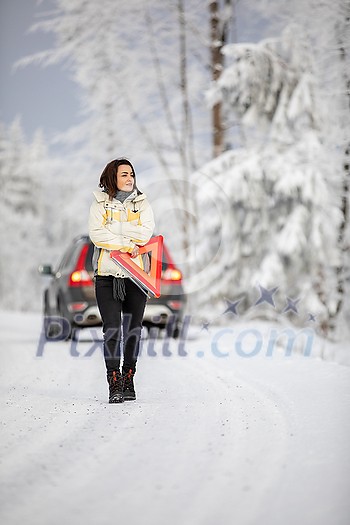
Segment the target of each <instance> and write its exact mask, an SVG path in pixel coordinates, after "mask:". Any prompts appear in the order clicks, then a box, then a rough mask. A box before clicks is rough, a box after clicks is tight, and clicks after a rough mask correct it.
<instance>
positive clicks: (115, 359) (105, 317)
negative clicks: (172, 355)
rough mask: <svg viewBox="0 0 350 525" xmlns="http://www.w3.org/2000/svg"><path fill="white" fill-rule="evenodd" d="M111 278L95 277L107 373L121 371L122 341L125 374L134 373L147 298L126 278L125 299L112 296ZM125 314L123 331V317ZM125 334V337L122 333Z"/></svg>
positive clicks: (112, 278)
mask: <svg viewBox="0 0 350 525" xmlns="http://www.w3.org/2000/svg"><path fill="white" fill-rule="evenodd" d="M113 280H114V277H112V276H100V275H98V276H97V277H96V281H95V292H96V300H97V305H98V308H99V310H100V314H101V318H102V322H103V340H104V344H103V352H104V357H105V362H106V369H107V374H108V373H111V372H113V371H114V370H119V368H120V361H121V341H122V344H123V372H128V371H129V370H130V368H131V369H132V370H133V371H135V369H136V362H137V357H138V354H139V347H140V337H141V328H142V319H143V314H144V311H145V306H146V299H147V298H146V295H145V294H144V293H143V292H142V290H140V288H139V287H138V286H137V285H136V284H134V283H133V282H132V281H131V280H130V279H125V299H124V301H121V300H120V299H118V298H116V299H115V298H114V296H113ZM122 313H123V331H122V330H121V314H122ZM122 332H123V334H122Z"/></svg>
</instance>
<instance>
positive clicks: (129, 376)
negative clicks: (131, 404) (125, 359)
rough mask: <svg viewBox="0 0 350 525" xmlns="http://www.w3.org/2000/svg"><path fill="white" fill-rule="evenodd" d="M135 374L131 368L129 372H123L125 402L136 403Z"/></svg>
mask: <svg viewBox="0 0 350 525" xmlns="http://www.w3.org/2000/svg"><path fill="white" fill-rule="evenodd" d="M134 373H135V372H134V371H133V370H132V369H131V368H130V370H129V371H128V372H123V395H124V399H125V401H134V400H135V399H136V393H135V388H134Z"/></svg>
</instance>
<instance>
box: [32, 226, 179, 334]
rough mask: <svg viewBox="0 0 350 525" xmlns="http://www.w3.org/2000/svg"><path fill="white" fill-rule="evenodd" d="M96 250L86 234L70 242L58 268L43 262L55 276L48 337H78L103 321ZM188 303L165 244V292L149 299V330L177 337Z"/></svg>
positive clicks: (47, 311) (48, 297)
mask: <svg viewBox="0 0 350 525" xmlns="http://www.w3.org/2000/svg"><path fill="white" fill-rule="evenodd" d="M93 251H94V245H93V244H92V242H91V240H90V239H89V237H88V236H87V235H82V236H79V237H76V238H75V239H74V240H73V241H72V243H71V244H70V245H69V247H68V249H67V250H66V252H65V253H64V255H63V257H62V260H61V262H60V263H59V265H58V267H57V269H55V270H53V269H52V267H51V266H50V265H42V266H40V268H39V271H40V273H41V274H42V275H49V276H51V279H50V283H49V285H48V287H47V288H46V289H45V291H44V297H43V303H44V304H43V306H44V328H45V335H46V337H47V339H55V340H57V339H60V338H65V339H69V338H74V337H75V333H76V329H77V328H83V327H89V326H91V327H92V326H100V325H101V317H100V313H99V310H98V307H97V304H96V298H95V289H94V282H93V268H92V255H93ZM185 305H186V296H185V293H184V289H183V286H182V274H181V272H180V270H179V269H178V268H176V266H175V264H174V262H173V260H172V258H171V256H170V254H169V251H168V249H167V248H166V246H165V245H164V247H163V261H162V277H161V296H160V297H159V298H153V297H152V298H150V299H148V301H147V305H146V310H145V315H144V319H143V325H144V326H146V327H147V328H148V329H149V330H150V329H152V327H157V328H159V329H166V330H167V334H168V335H169V336H172V337H177V336H178V334H179V330H180V325H181V321H182V318H183V314H184V308H185ZM60 336H61V337H60Z"/></svg>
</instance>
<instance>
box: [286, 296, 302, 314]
mask: <svg viewBox="0 0 350 525" xmlns="http://www.w3.org/2000/svg"><path fill="white" fill-rule="evenodd" d="M299 301H300V299H291V298H290V297H287V306H286V307H285V308H284V310H283V311H282V313H283V314H284V313H286V312H289V311H292V312H294V313H295V314H298V313H299V312H298V309H297V304H298V302H299Z"/></svg>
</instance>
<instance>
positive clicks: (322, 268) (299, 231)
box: [192, 4, 344, 330]
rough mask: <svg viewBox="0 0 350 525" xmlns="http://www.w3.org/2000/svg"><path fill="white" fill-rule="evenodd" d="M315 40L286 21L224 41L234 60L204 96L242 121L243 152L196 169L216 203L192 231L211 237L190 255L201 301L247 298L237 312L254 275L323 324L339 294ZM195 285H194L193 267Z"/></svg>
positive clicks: (334, 181)
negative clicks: (204, 281) (205, 284)
mask: <svg viewBox="0 0 350 525" xmlns="http://www.w3.org/2000/svg"><path fill="white" fill-rule="evenodd" d="M275 7H276V4H275ZM298 21H299V20H298ZM305 23H306V22H305ZM313 44H314V42H312V41H310V39H309V35H308V31H307V28H306V27H305V25H304V26H299V25H297V24H293V25H292V26H289V27H287V28H286V29H285V30H284V31H283V32H282V35H281V37H279V38H267V39H265V40H264V41H262V42H259V43H257V44H238V45H231V46H227V47H226V48H224V52H225V53H226V55H227V56H229V57H230V58H231V59H232V64H231V65H229V66H228V68H226V69H225V70H224V71H223V73H222V75H221V76H220V79H218V81H217V82H216V83H215V84H214V85H213V86H212V87H211V89H210V90H209V93H208V100H209V102H210V103H211V104H215V103H217V102H218V101H221V102H222V103H223V104H224V107H226V110H227V112H230V113H231V114H234V115H235V116H236V117H238V118H239V119H240V121H241V123H242V125H243V127H244V131H245V143H244V145H245V146H246V150H242V151H239V152H236V153H230V154H227V155H226V156H223V157H222V158H221V159H217V163H216V164H210V165H209V166H208V167H206V168H204V170H201V173H203V172H204V173H205V174H206V175H207V176H210V175H209V174H210V173H211V172H212V170H213V171H214V173H215V175H212V176H213V177H215V185H216V189H217V190H216V192H215V195H216V199H215V206H218V205H219V203H221V206H222V208H221V210H220V213H216V214H215V213H210V210H209V212H208V217H210V218H211V219H210V221H211V223H210V227H209V229H208V222H205V224H204V225H203V228H202V231H201V235H198V238H199V239H202V238H203V236H205V235H206V234H207V235H209V237H210V238H211V243H212V246H211V249H210V250H208V246H207V245H205V243H202V244H201V245H199V247H198V257H197V259H198V260H199V261H201V265H200V266H202V268H203V272H202V273H204V270H205V274H206V277H209V282H211V283H213V286H212V287H210V288H209V289H208V288H205V289H204V288H203V290H201V291H200V293H199V296H202V297H201V300H202V302H203V301H208V300H210V299H211V300H212V301H214V302H215V301H217V302H218V301H220V300H221V301H222V299H223V297H225V296H226V297H227V295H231V296H232V295H234V296H236V295H238V296H239V295H240V296H241V297H244V296H245V297H246V299H247V300H246V301H245V304H244V301H243V300H242V305H241V308H242V310H244V308H245V309H247V308H248V306H249V305H251V304H254V302H252V301H253V298H252V287H253V286H257V284H258V283H260V284H261V285H263V286H266V287H278V288H279V293H280V294H281V296H283V297H287V296H288V295H289V297H294V298H299V299H302V304H303V307H304V308H305V309H306V311H310V312H313V313H316V314H318V318H319V322H320V325H321V326H322V328H323V329H324V330H328V328H329V327H330V326H331V324H332V321H331V320H332V317H334V316H335V315H336V313H337V309H338V306H337V304H338V300H339V299H338V298H337V273H338V268H339V265H340V257H341V253H340V249H339V243H338V238H337V233H336V232H338V231H339V228H340V227H341V225H342V224H343V220H342V210H341V206H340V199H339V196H340V195H341V190H342V183H341V180H342V177H341V173H340V170H339V164H337V156H338V152H337V151H336V147H335V144H334V142H333V147H329V142H328V144H327V141H326V140H325V135H326V134H327V132H328V131H329V129H330V128H331V125H330V121H329V119H328V120H327V119H326V116H325V113H324V111H323V108H322V102H323V99H322V96H321V94H322V90H321V89H320V86H319V78H318V76H317V67H318V65H317V60H316V58H317V56H316V55H315V53H314V47H313ZM339 85H340V83H339V81H338V82H336V86H337V87H338V88H339ZM334 89H335V90H336V89H337V88H336V87H335V88H334ZM320 106H321V109H320ZM333 132H334V130H333ZM214 191H215V188H214V186H213V188H212V194H213V192H214ZM201 199H202V200H203V201H204V200H205V199H206V197H205V196H202V197H201ZM199 207H200V204H199ZM223 210H224V211H223ZM223 217H225V220H226V221H227V222H228V223H230V227H228V226H227V224H226V223H225V221H224V220H223ZM343 217H344V214H343ZM213 218H214V219H213ZM200 266H199V269H200ZM218 276H220V277H222V276H225V279H218ZM192 284H193V288H194V289H197V290H199V289H200V287H201V284H200V273H199V274H198V278H197V280H196V279H194V280H193V283H192ZM203 291H204V293H203ZM281 308H282V305H281ZM257 311H258V309H257ZM281 311H283V308H282V310H281ZM251 312H252V310H251ZM277 313H278V312H277V310H275V311H274V314H277ZM293 314H296V312H293ZM299 320H300V318H299Z"/></svg>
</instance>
